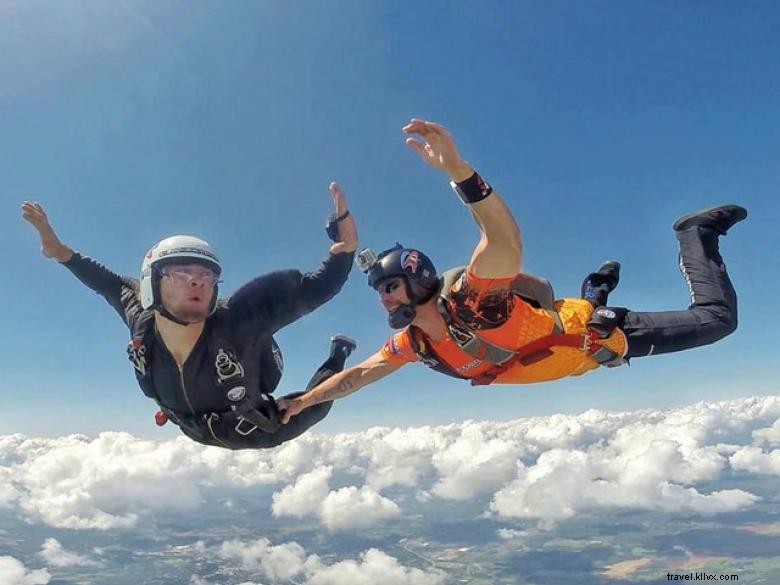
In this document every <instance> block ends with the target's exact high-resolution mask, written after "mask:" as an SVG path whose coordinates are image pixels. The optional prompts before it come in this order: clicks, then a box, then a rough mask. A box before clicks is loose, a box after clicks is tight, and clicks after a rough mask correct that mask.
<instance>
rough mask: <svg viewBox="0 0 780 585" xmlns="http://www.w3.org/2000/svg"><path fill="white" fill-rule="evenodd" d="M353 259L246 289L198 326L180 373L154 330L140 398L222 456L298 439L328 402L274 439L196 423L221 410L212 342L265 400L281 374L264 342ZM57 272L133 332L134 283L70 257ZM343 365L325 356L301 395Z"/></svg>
mask: <svg viewBox="0 0 780 585" xmlns="http://www.w3.org/2000/svg"><path fill="white" fill-rule="evenodd" d="M353 256H354V255H353V254H351V253H342V254H335V255H334V254H332V255H329V256H328V257H327V258H326V259H325V260H324V262H323V263H322V265H321V266H320V267H319V268H318V269H317V270H316V271H314V272H311V273H305V274H304V273H301V272H300V271H298V270H292V269H291V270H280V271H277V272H272V273H269V274H265V275H263V276H259V277H257V278H255V279H253V280H251V281H250V282H248V283H246V284H245V285H244V286H242V287H241V288H239V289H238V290H237V291H236V292H235V293H234V294H233V295H232V296H231V297H230V298H229V299H228V301H227V302H226V303H220V306H219V307H218V308H217V310H216V311H215V313H214V314H213V315H211V316H209V317H208V318H207V319H206V322H205V326H204V329H203V333H202V334H201V336H200V338H199V339H198V341H197V342H196V344H195V346H194V347H193V349H192V352H191V353H190V355H189V356H188V358H187V360H186V362H185V363H184V365H183V367H182V369H181V371H180V370H179V367H178V365H177V364H176V361H175V360H174V358H173V356H172V355H171V353H170V351H168V349H167V347H166V346H165V343H164V342H163V340H162V338H161V337H160V336H159V334H158V333H157V332H156V331H155V332H154V336H153V342H152V343H151V347H149V348H147V354H146V360H147V363H148V368H147V370H148V372H149V373H150V376H151V386H152V388H151V390H150V389H149V388H148V386H149V385H148V384H144V383H142V380H141V379H140V378H139V383H141V387H142V389H144V393H146V394H147V395H148V396H150V397H151V398H154V399H155V400H156V401H157V402H158V404H159V405H160V406H161V407H163V409H164V410H166V411H170V412H172V413H175V415H176V416H174V417H172V418H171V420H173V421H174V422H176V423H177V424H179V426H180V428H181V430H182V432H183V433H184V434H186V435H187V436H188V437H190V438H191V439H193V440H195V441H198V442H200V443H203V444H206V445H215V446H220V447H226V448H229V449H253V448H255V449H257V448H269V447H275V446H277V445H279V444H281V443H283V442H285V441H289V440H290V439H294V438H295V437H297V436H299V435H300V434H302V433H303V432H305V431H306V430H307V429H309V428H310V427H311V426H312V425H314V424H315V423H317V422H319V421H320V420H322V419H323V418H325V416H326V415H327V414H328V412H329V411H330V408H331V406H332V402H324V403H322V404H318V405H316V406H314V407H312V408H308V409H306V410H305V411H303V412H302V413H300V414H299V415H298V416H295V417H293V418H292V419H291V420H290V422H289V423H288V424H286V425H282V426H281V427H280V428H279V430H278V431H277V432H275V433H267V432H263V431H261V430H260V429H256V430H254V431H253V432H251V433H249V434H247V435H241V434H238V433H236V432H233V430H232V429H231V428H227V429H226V428H220V427H219V425H216V426H215V427H212V425H211V424H209V425H206V424H205V422H203V421H204V420H205V418H207V417H208V416H209V415H210V413H220V412H225V411H226V410H229V402H228V400H227V397H226V396H225V392H224V391H223V390H221V389H220V388H218V387H217V384H216V377H215V366H214V346H215V343H214V342H215V339H214V337H215V336H219V337H227V338H229V342H230V344H231V345H232V347H234V348H235V350H236V353H237V354H238V355H239V356H240V363H241V364H242V365H243V367H244V369H245V370H246V374H245V379H246V380H247V381H248V382H249V384H251V387H252V389H253V390H255V389H259V391H260V392H261V393H264V394H270V393H271V392H273V390H274V389H275V387H276V385H277V384H278V382H279V378H280V377H281V371H282V368H283V363H282V356H281V352H280V351H279V348H278V346H277V345H276V342H275V341H274V339H273V337H272V335H273V334H274V333H275V332H276V331H278V330H279V329H281V328H282V327H284V326H285V325H288V324H290V323H292V322H293V321H295V320H297V319H298V318H300V317H302V316H303V315H305V314H307V313H310V312H311V311H313V310H314V309H316V308H317V307H319V306H320V305H322V304H324V303H325V302H326V301H328V300H330V299H331V298H333V296H335V295H336V293H337V292H338V291H339V290H341V287H342V286H343V285H344V283H345V282H346V280H347V276H348V274H349V271H350V269H351V267H352V260H353ZM64 265H65V266H66V267H67V268H68V269H69V270H70V271H71V272H73V274H74V275H75V276H76V277H77V278H78V279H79V280H81V282H83V283H84V284H85V285H86V286H88V287H89V288H91V289H92V290H94V291H95V292H97V293H98V294H100V295H102V296H103V297H105V299H106V300H107V301H108V303H109V304H110V305H111V306H112V307H113V308H114V309H115V310H116V311H117V312H118V313H119V315H120V316H121V317H122V319H123V321H124V322H125V324H126V325H127V326H128V327H129V328H130V330H131V331H133V329H134V327H133V326H134V324H135V323H136V320H137V319H138V318H139V317H140V316H141V315H142V314H143V313H144V310H143V307H142V306H141V302H140V300H139V298H138V294H137V292H136V291H137V290H138V282H137V281H136V280H135V279H132V278H129V277H125V276H120V275H117V274H115V273H113V272H112V271H110V270H108V269H107V268H106V267H104V266H102V265H101V264H99V263H98V262H96V261H94V260H92V259H90V258H87V257H84V256H82V255H80V254H78V253H74V254H73V257H72V258H71V259H70V260H69V261H68V262H65V263H64ZM344 360H345V355H343V354H339V353H338V352H336V355H331V356H330V357H329V358H328V359H327V360H326V361H325V363H323V364H322V366H321V367H320V368H319V369H318V370H317V372H315V374H314V376H313V378H312V380H311V381H310V382H309V388H311V387H313V386H314V385H316V384H318V383H319V382H322V381H323V380H325V379H326V378H328V377H329V376H331V375H333V374H334V373H336V372H338V371H341V370H342V369H343V368H344ZM144 386H147V388H144ZM255 393H256V392H255ZM217 418H219V417H217ZM177 419H178V420H177Z"/></svg>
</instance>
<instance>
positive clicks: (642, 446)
mask: <svg viewBox="0 0 780 585" xmlns="http://www.w3.org/2000/svg"><path fill="white" fill-rule="evenodd" d="M733 471H739V472H741V473H753V474H771V475H780V397H762V398H750V399H742V400H736V401H729V402H719V403H699V404H696V405H692V406H688V407H685V408H678V409H670V410H664V411H640V412H629V413H606V412H601V411H595V410H591V411H587V412H585V413H582V414H579V415H555V416H548V417H535V418H527V419H520V420H516V421H511V422H502V423H494V422H474V421H466V422H464V423H460V424H451V425H445V426H439V427H420V428H412V429H389V428H374V429H369V430H367V431H365V432H363V433H354V434H341V435H334V436H323V435H314V434H307V435H304V436H303V437H301V438H300V439H298V440H296V441H294V442H292V443H288V444H285V445H283V446H281V447H279V448H277V449H274V450H273V451H256V452H230V451H226V450H221V449H217V448H205V447H202V446H200V445H197V444H195V443H193V442H191V441H189V440H188V439H186V438H184V437H181V438H178V439H176V440H171V441H161V442H155V441H145V440H140V439H137V438H134V437H132V436H130V435H128V434H125V433H103V434H101V435H99V436H98V437H95V438H88V437H84V436H78V435H74V436H69V437H61V438H58V439H37V438H27V437H25V436H22V435H7V436H1V437H0V507H2V508H6V509H10V510H12V511H14V512H16V513H17V514H18V515H19V516H20V517H22V518H24V519H25V520H27V521H30V522H38V523H42V524H46V525H49V526H52V527H56V528H64V529H95V530H109V529H111V530H115V529H120V530H121V529H130V528H133V527H135V526H137V525H139V524H141V523H143V522H145V521H146V520H147V518H149V517H150V516H152V515H154V514H155V513H156V512H158V511H165V512H166V513H175V512H176V511H181V512H187V511H190V510H193V509H197V507H198V506H199V505H201V503H202V502H203V500H204V498H205V497H206V496H207V495H209V494H210V493H213V492H215V491H216V490H219V489H220V488H231V489H233V490H236V489H238V490H241V489H246V490H252V489H253V488H254V487H255V486H259V485H267V486H272V487H273V489H275V490H276V493H275V494H274V495H273V497H272V498H271V499H269V501H268V508H269V510H271V511H272V512H273V514H274V515H275V516H277V517H285V518H289V519H290V521H292V522H295V521H297V519H299V518H300V519H303V518H309V519H310V518H314V519H316V520H317V521H319V522H321V523H322V525H323V526H325V527H326V528H327V529H328V530H330V531H339V530H349V529H354V528H363V527H368V526H371V525H375V524H377V523H380V522H395V521H400V520H401V519H402V518H403V516H404V513H405V510H404V501H405V500H406V499H407V498H411V499H412V500H415V499H416V500H417V501H431V500H434V499H439V500H453V501H460V500H475V499H481V500H480V501H484V502H485V509H484V511H485V513H487V514H491V515H493V516H495V517H497V518H503V519H507V520H509V519H512V518H523V519H532V520H534V521H536V522H538V523H539V524H540V525H541V526H549V525H552V524H553V523H555V522H560V521H565V520H566V519H567V518H571V517H572V516H574V515H576V514H577V513H579V512H582V511H589V510H601V509H604V510H608V509H616V508H622V509H654V510H662V511H673V512H690V513H696V514H718V513H722V512H729V511H734V510H741V509H744V508H749V507H750V506H751V505H753V504H754V503H755V502H757V501H758V496H756V495H755V494H752V493H750V492H749V491H747V490H743V489H739V487H738V486H737V487H736V489H728V490H717V489H714V490H711V491H705V489H704V488H703V487H702V486H703V485H709V486H711V485H713V482H716V481H717V480H718V479H719V478H720V477H721V476H723V475H724V474H726V473H731V472H733ZM399 494H403V497H399ZM309 521H310V520H309ZM54 542H56V541H54ZM57 545H58V543H57ZM47 554H49V555H51V557H52V558H57V549H56V546H55V545H53V544H52V543H50V545H49V552H48V553H47ZM58 554H59V555H60V557H59V558H65V559H67V558H68V557H67V555H64V551H61V550H60V552H59V553H58ZM366 554H368V553H366ZM371 558H372V559H374V560H376V559H375V557H373V556H372V557H371ZM88 561H89V560H88V559H80V560H79V561H78V562H88ZM74 562H76V561H74ZM361 562H363V563H365V562H366V561H365V559H364V560H363V561H361ZM53 564H54V563H53ZM357 566H361V565H360V564H359V563H358V565H357ZM388 570H389V569H388ZM323 582H324V581H323Z"/></svg>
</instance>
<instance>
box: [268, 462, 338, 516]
mask: <svg viewBox="0 0 780 585" xmlns="http://www.w3.org/2000/svg"><path fill="white" fill-rule="evenodd" d="M332 473H333V468H332V467H330V466H328V467H318V468H317V469H315V470H313V471H311V472H309V473H304V474H302V475H300V476H298V479H297V480H296V481H295V483H294V484H293V485H288V486H287V487H285V488H284V489H283V490H282V491H281V492H278V493H275V494H274V495H273V506H272V510H273V513H274V516H292V517H294V518H303V517H305V516H310V515H313V514H316V513H318V512H319V510H320V509H321V506H322V502H323V500H324V499H325V498H326V497H327V495H328V492H329V491H330V487H329V486H328V480H329V479H330V476H331V475H332Z"/></svg>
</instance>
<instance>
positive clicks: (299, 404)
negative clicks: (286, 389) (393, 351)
mask: <svg viewBox="0 0 780 585" xmlns="http://www.w3.org/2000/svg"><path fill="white" fill-rule="evenodd" d="M401 366H403V364H391V363H390V362H388V361H387V360H385V358H384V357H383V356H382V352H381V351H378V352H377V353H375V354H374V355H372V356H371V357H370V358H368V359H367V360H365V361H364V362H362V363H360V364H358V365H356V366H354V367H352V368H349V369H347V370H344V371H343V372H339V373H337V374H334V375H333V376H331V377H330V378H328V379H327V380H325V381H324V382H323V383H322V384H320V385H319V386H315V387H314V388H312V389H311V390H309V391H308V392H307V393H306V394H303V395H301V396H299V397H298V398H292V399H288V398H282V399H280V400H278V401H277V405H278V406H279V409H280V410H282V411H284V416H283V419H282V422H284V423H287V422H288V421H289V420H290V417H292V416H295V415H296V414H298V413H299V412H301V411H302V410H304V409H306V408H309V407H310V406H314V405H315V404H319V403H320V402H327V401H328V400H337V399H339V398H344V397H345V396H349V395H350V394H352V393H353V392H357V391H358V390H360V389H361V388H363V387H364V386H367V385H369V384H371V383H373V382H376V381H377V380H381V379H382V378H384V377H385V376H389V375H390V374H392V373H393V372H395V371H396V370H397V369H398V368H400V367H401Z"/></svg>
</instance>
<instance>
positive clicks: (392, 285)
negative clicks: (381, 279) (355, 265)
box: [379, 280, 401, 295]
mask: <svg viewBox="0 0 780 585" xmlns="http://www.w3.org/2000/svg"><path fill="white" fill-rule="evenodd" d="M400 286H401V281H400V280H390V281H388V282H386V283H384V284H382V285H379V292H383V293H385V294H386V295H389V294H392V293H394V292H395V291H397V290H398V289H399V288H400Z"/></svg>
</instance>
